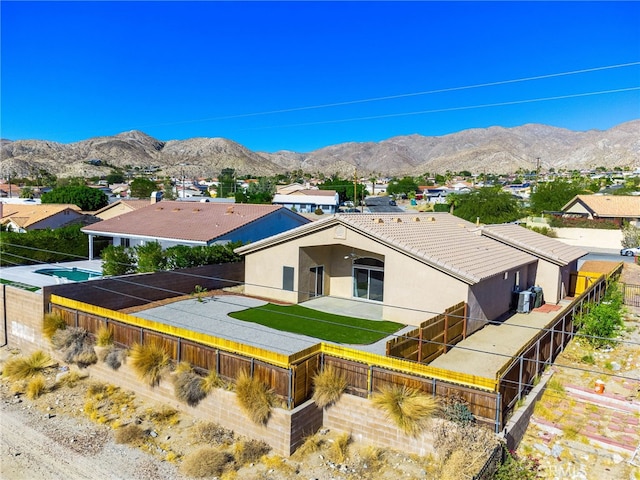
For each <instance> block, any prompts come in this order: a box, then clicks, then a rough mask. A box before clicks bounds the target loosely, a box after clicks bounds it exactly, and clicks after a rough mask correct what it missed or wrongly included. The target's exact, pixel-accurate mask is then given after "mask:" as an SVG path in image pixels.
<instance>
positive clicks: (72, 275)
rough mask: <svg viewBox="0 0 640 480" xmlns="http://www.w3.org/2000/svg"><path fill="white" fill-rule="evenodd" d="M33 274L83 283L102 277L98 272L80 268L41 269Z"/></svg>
mask: <svg viewBox="0 0 640 480" xmlns="http://www.w3.org/2000/svg"><path fill="white" fill-rule="evenodd" d="M34 273H40V274H42V275H49V276H51V277H58V278H66V279H67V280H71V281H72V282H84V281H85V280H90V279H92V278H99V277H102V273H100V272H92V271H91V270H82V269H81V268H43V269H41V270H36V271H35V272H34Z"/></svg>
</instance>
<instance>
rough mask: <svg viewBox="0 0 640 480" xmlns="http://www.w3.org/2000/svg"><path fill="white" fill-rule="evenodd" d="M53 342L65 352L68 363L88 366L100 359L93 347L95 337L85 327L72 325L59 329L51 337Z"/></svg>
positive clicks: (65, 359) (55, 346) (64, 356)
mask: <svg viewBox="0 0 640 480" xmlns="http://www.w3.org/2000/svg"><path fill="white" fill-rule="evenodd" d="M51 343H53V346H54V348H55V349H56V350H59V351H60V352H62V354H63V359H64V361H65V362H67V363H75V364H76V365H78V366H79V367H86V366H87V365H92V364H94V363H96V362H97V361H98V356H97V355H96V352H95V350H94V349H93V339H92V338H91V335H89V332H87V331H86V330H85V329H83V328H79V327H71V328H66V329H64V330H58V331H57V332H56V333H54V334H53V337H51Z"/></svg>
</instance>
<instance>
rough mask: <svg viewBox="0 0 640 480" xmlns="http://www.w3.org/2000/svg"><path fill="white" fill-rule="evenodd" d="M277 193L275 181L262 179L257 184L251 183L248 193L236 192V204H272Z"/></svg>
mask: <svg viewBox="0 0 640 480" xmlns="http://www.w3.org/2000/svg"><path fill="white" fill-rule="evenodd" d="M275 193H276V184H275V181H274V180H273V179H269V178H266V177H261V178H259V179H258V181H257V182H252V183H250V184H249V187H248V188H247V191H246V192H242V191H238V192H236V202H238V203H266V204H270V203H271V201H272V200H273V196H274V195H275Z"/></svg>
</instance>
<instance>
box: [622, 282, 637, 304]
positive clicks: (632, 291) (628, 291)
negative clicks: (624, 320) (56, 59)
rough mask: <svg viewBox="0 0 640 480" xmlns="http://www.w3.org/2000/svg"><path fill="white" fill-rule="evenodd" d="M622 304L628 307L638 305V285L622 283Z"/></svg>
mask: <svg viewBox="0 0 640 480" xmlns="http://www.w3.org/2000/svg"><path fill="white" fill-rule="evenodd" d="M622 291H623V294H624V304H625V305H628V306H630V307H640V285H631V284H628V283H623V284H622Z"/></svg>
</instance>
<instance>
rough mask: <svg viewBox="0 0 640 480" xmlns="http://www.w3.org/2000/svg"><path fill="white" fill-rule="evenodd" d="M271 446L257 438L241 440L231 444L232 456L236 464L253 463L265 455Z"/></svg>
mask: <svg viewBox="0 0 640 480" xmlns="http://www.w3.org/2000/svg"><path fill="white" fill-rule="evenodd" d="M270 450H271V447H270V446H269V445H267V444H266V443H265V442H260V441H258V440H243V441H240V442H238V443H236V444H235V445H234V446H233V457H234V458H235V460H236V463H237V464H238V465H246V464H248V463H255V462H257V461H258V460H260V458H262V456H263V455H266V454H267V453H269V451H270Z"/></svg>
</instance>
